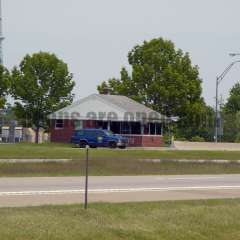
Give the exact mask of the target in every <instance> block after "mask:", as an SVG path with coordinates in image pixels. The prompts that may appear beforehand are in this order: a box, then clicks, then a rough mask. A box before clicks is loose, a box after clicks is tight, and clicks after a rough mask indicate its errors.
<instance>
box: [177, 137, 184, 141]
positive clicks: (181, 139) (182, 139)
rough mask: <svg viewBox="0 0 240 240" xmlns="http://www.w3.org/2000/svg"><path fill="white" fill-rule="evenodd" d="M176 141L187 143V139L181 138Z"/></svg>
mask: <svg viewBox="0 0 240 240" xmlns="http://www.w3.org/2000/svg"><path fill="white" fill-rule="evenodd" d="M176 141H181V142H186V141H187V139H186V138H184V137H179V138H177V139H176Z"/></svg>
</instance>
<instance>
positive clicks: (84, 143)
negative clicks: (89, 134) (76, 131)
mask: <svg viewBox="0 0 240 240" xmlns="http://www.w3.org/2000/svg"><path fill="white" fill-rule="evenodd" d="M87 145H88V143H87V142H86V141H80V143H79V147H80V148H86V147H87Z"/></svg>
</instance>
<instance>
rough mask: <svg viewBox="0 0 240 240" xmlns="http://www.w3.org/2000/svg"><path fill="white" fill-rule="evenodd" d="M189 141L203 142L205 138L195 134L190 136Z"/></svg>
mask: <svg viewBox="0 0 240 240" xmlns="http://www.w3.org/2000/svg"><path fill="white" fill-rule="evenodd" d="M191 142H205V139H204V138H203V137H199V136H195V137H192V139H191Z"/></svg>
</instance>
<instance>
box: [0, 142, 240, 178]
mask: <svg viewBox="0 0 240 240" xmlns="http://www.w3.org/2000/svg"><path fill="white" fill-rule="evenodd" d="M34 158H40V159H72V161H70V162H67V163H0V177H21V176H31V177H32V176H35V177H36V176H82V175H83V174H84V167H85V161H84V159H85V151H84V150H81V149H76V148H72V147H71V146H68V145H56V144H48V145H39V146H36V145H27V144H19V145H0V159H34ZM144 159H161V160H164V161H163V162H161V163H159V162H156V163H153V162H147V161H143V160H144ZM172 159H174V160H175V159H189V160H190V159H194V160H197V159H207V160H209V162H207V163H190V162H189V163H177V162H171V161H170V160H172ZM212 159H227V160H232V161H231V162H230V163H226V164H222V163H220V164H217V163H212V162H211V160H212ZM234 160H240V152H207V151H143V150H129V151H128V150H108V149H91V150H90V175H93V176H111V175H153V174H155V175H177V174H179V175H180V174H235V173H240V164H238V163H236V162H234Z"/></svg>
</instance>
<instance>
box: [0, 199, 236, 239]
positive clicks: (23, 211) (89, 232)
mask: <svg viewBox="0 0 240 240" xmlns="http://www.w3.org/2000/svg"><path fill="white" fill-rule="evenodd" d="M239 215H240V200H211V201H184V202H161V203H138V204H134V203H132V204H94V205H91V206H90V209H89V210H88V211H84V210H82V206H80V205H74V206H60V207H53V206H49V207H34V208H16V209H14V208H12V209H0V222H1V224H0V239H11V240H19V239H24V240H48V239H51V240H65V239H68V240H84V239H86V240H91V239H93V240H95V239H98V240H108V239H109V240H118V239H119V240H120V239H128V240H133V239H134V240H141V239H149V240H155V239H161V240H172V239H174V240H186V239H188V240H205V239H212V240H215V239H216V240H238V239H240V221H239Z"/></svg>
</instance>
